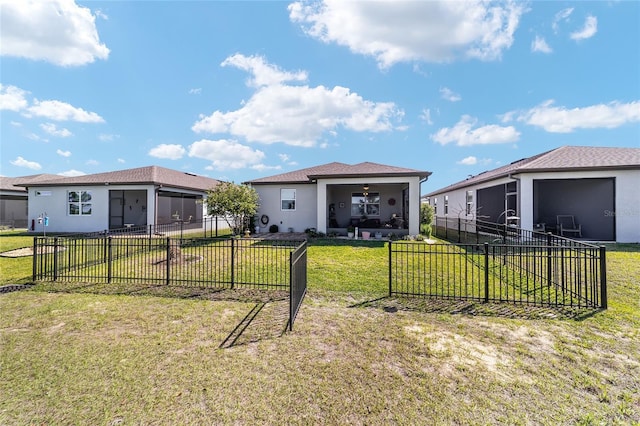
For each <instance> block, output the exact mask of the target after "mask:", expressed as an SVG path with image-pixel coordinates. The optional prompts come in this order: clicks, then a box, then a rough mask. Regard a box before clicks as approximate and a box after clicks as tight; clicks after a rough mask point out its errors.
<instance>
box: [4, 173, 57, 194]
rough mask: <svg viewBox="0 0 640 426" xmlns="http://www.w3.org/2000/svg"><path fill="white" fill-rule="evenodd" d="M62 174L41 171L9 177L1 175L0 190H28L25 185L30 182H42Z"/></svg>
mask: <svg viewBox="0 0 640 426" xmlns="http://www.w3.org/2000/svg"><path fill="white" fill-rule="evenodd" d="M59 177H60V176H58V175H51V174H47V173H41V174H37V175H29V176H18V177H7V176H0V190H2V191H16V192H25V193H26V192H27V189H26V188H25V186H28V184H31V183H35V182H41V181H45V180H51V179H57V178H59Z"/></svg>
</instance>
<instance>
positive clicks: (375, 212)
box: [351, 192, 380, 217]
mask: <svg viewBox="0 0 640 426" xmlns="http://www.w3.org/2000/svg"><path fill="white" fill-rule="evenodd" d="M355 199H358V202H354V200H355ZM362 216H366V217H380V193H379V192H352V193H351V217H362Z"/></svg>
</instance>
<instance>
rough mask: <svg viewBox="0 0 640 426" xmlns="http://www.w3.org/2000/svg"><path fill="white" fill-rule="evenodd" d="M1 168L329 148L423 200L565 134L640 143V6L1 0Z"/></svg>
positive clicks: (107, 165)
mask: <svg viewBox="0 0 640 426" xmlns="http://www.w3.org/2000/svg"><path fill="white" fill-rule="evenodd" d="M0 7H1V11H0V12H1V13H0V19H1V22H0V38H1V40H2V42H1V43H0V53H1V58H0V60H1V68H0V84H1V87H0V113H1V122H0V125H1V126H2V127H1V129H0V131H1V134H0V137H1V139H0V141H1V151H0V154H1V156H0V174H1V175H3V176H24V175H31V174H37V173H52V174H61V175H66V176H72V175H80V174H88V173H99V172H104V171H113V170H121V169H128V168H134V167H141V166H148V165H159V166H163V167H168V168H172V169H176V170H184V171H189V172H192V173H197V174H202V175H206V176H209V177H213V178H218V179H223V180H228V181H234V182H243V181H246V180H250V179H255V178H259V177H262V176H269V175H274V174H278V173H284V172H288V171H292V170H296V169H300V168H305V167H311V166H316V165H320V164H324V163H328V162H332V161H339V162H344V163H349V164H355V163H359V162H362V161H372V162H377V163H382V164H389V165H394V166H401V167H408V168H413V169H419V170H428V171H431V172H433V174H432V176H431V177H430V178H429V181H428V182H427V183H425V184H423V188H422V191H423V193H426V192H430V191H433V190H436V189H438V188H440V187H443V186H446V185H448V184H450V183H453V182H457V181H459V180H462V179H464V178H466V177H467V176H468V175H475V174H477V173H480V172H482V171H484V170H489V169H493V168H495V167H498V166H500V165H504V164H507V163H510V162H512V161H515V160H518V159H521V158H524V157H528V156H531V155H535V154H538V153H541V152H543V151H546V150H549V149H553V148H557V147H559V146H563V145H585V146H617V147H640V2H636V1H609V2H593V1H590V2H537V1H534V2H528V3H525V2H475V1H471V2H445V3H438V2H435V1H429V2H426V1H425V2H421V1H413V2H385V1H375V2H374V1H372V2H365V1H358V2H346V1H337V0H336V1H333V0H332V1H325V2H280V1H268V2H266V1H265V2H237V1H235V2H222V1H194V2H185V1H163V2H152V1H140V2H134V1H117V2H99V1H90V2H87V1H80V2H73V1H72V0H65V1H63V0H60V1H40V0H38V1H31V0H15V1H14V0H0Z"/></svg>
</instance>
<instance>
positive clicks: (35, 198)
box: [19, 166, 219, 233]
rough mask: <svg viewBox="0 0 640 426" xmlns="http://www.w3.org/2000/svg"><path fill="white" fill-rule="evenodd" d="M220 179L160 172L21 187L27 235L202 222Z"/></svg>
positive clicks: (104, 175)
mask: <svg viewBox="0 0 640 426" xmlns="http://www.w3.org/2000/svg"><path fill="white" fill-rule="evenodd" d="M218 183H219V181H218V180H216V179H210V178H207V177H204V176H198V175H195V174H193V173H187V172H181V171H177V170H171V169H166V168H164V167H158V166H148V167H140V168H135V169H128V170H121V171H114V172H107V173H96V174H90V175H84V176H76V177H59V176H57V177H56V178H55V179H50V180H42V181H34V182H30V183H22V184H19V186H23V187H25V188H26V189H27V192H28V197H29V202H28V217H29V229H31V230H33V231H42V230H43V228H42V227H43V226H44V224H43V223H39V221H38V218H40V217H48V221H47V222H48V226H47V228H46V231H47V232H64V233H67V232H68V233H73V232H96V231H104V230H108V229H119V228H124V227H141V226H146V225H156V224H163V223H171V222H175V221H194V222H198V221H201V220H202V218H203V216H205V215H206V205H205V203H204V199H205V198H206V196H207V190H209V189H211V188H213V187H215V186H216V185H217V184H218Z"/></svg>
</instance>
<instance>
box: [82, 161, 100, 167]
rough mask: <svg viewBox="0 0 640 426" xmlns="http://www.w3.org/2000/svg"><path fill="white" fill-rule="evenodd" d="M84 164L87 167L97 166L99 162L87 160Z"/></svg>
mask: <svg viewBox="0 0 640 426" xmlns="http://www.w3.org/2000/svg"><path fill="white" fill-rule="evenodd" d="M84 164H86V165H87V166H97V165H98V164H100V162H99V161H98V160H87V161H86V162H85V163H84Z"/></svg>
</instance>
